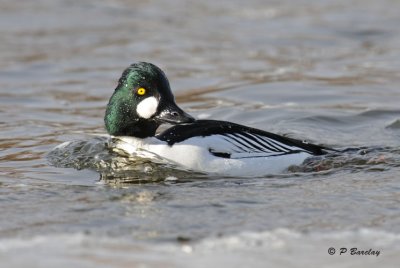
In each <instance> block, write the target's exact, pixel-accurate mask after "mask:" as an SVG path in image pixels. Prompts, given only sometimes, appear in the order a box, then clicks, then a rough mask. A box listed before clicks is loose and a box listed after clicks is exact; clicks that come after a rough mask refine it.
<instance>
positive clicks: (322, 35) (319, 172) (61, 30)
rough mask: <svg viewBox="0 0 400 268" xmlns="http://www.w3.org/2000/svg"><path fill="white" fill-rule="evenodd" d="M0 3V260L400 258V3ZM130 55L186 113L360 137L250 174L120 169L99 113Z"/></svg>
mask: <svg viewBox="0 0 400 268" xmlns="http://www.w3.org/2000/svg"><path fill="white" fill-rule="evenodd" d="M0 7H1V8H0V40H1V42H0V130H1V131H0V213H1V217H0V261H1V263H2V265H5V266H4V267H28V266H29V267H71V266H72V265H75V266H76V267H110V266H113V267H136V266H137V267H207V266H208V267H222V266H224V267H265V265H270V266H274V267H296V266H302V267H306V266H307V267H322V266H323V265H326V264H329V267H343V266H345V265H346V266H348V267H378V266H380V267H397V265H396V264H398V263H399V261H400V259H399V257H398V256H399V253H400V227H399V226H400V208H399V204H400V194H399V191H400V183H399V174H400V164H399V163H400V149H399V145H400V72H399V70H400V30H399V27H398V25H399V24H400V15H399V10H400V2H399V1H394V0H392V1H391V0H384V1H372V0H362V1H361V0H359V1H356V0H354V1H341V0H337V1H312V0H309V1H306V0H304V1H303V0H302V1H296V2H293V1H256V0H255V1H245V2H244V1H180V0H173V1H124V0H103V1H96V2H90V3H89V1H67V0H58V1H49V0H39V1H0ZM135 61H149V62H153V63H155V64H157V65H159V66H160V67H161V68H163V69H164V70H165V72H166V73H167V75H168V77H169V79H170V82H171V86H172V89H173V91H174V92H175V95H176V99H177V102H178V103H179V104H180V106H181V107H183V108H184V109H185V110H187V111H188V112H190V113H191V114H192V115H194V116H196V117H198V118H213V119H221V120H228V121H233V122H236V123H241V124H246V125H249V126H252V127H256V128H260V129H264V130H268V131H271V132H275V133H279V134H285V135H288V136H290V137H295V138H299V139H307V140H309V141H311V142H315V143H318V144H324V145H327V146H332V147H335V148H341V149H343V148H349V147H351V148H361V149H354V150H351V151H348V152H346V153H344V154H342V155H338V156H335V157H332V158H322V159H312V160H310V162H308V163H306V164H304V165H303V166H301V167H292V168H291V169H290V170H288V171H287V172H285V174H279V175H268V176H265V177H263V178H223V177H208V176H205V175H203V174H194V173H191V172H186V171H176V170H173V169H171V168H169V167H168V166H163V165H156V164H154V163H149V162H146V161H143V162H135V165H132V164H131V162H129V159H127V158H124V157H121V156H116V155H113V154H112V153H110V152H109V151H108V150H107V149H106V148H105V145H104V144H105V139H106V138H105V136H104V135H105V134H106V133H105V130H104V127H103V115H104V110H105V106H106V104H107V101H108V98H109V97H110V95H111V94H112V92H113V90H114V88H115V86H116V81H117V79H118V77H119V75H120V74H121V72H122V71H123V69H124V68H126V67H127V66H128V65H129V64H131V63H132V62H135ZM66 141H72V142H71V143H70V144H69V145H68V146H67V147H66V148H64V149H63V150H62V151H56V152H55V151H52V149H53V148H54V147H55V146H57V145H59V144H61V143H63V142H66ZM49 152H51V153H50V155H48V154H49ZM330 247H334V248H336V250H337V252H336V254H335V255H334V256H331V255H329V254H328V248H330ZM342 247H347V248H349V249H350V248H353V247H357V248H358V249H359V250H369V249H372V250H376V251H377V250H379V251H380V255H379V256H377V257H376V256H352V255H350V254H349V253H347V254H345V255H342V256H339V253H338V250H339V249H340V248H342ZM349 251H350V250H349ZM141 265H142V266H141Z"/></svg>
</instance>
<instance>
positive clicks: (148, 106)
mask: <svg viewBox="0 0 400 268" xmlns="http://www.w3.org/2000/svg"><path fill="white" fill-rule="evenodd" d="M157 107H158V100H157V99H156V98H154V97H148V98H145V99H144V100H142V101H141V102H140V103H139V104H138V106H137V107H136V112H137V114H138V115H139V116H140V117H142V118H146V119H148V118H150V117H152V116H153V115H154V114H155V113H156V111H157Z"/></svg>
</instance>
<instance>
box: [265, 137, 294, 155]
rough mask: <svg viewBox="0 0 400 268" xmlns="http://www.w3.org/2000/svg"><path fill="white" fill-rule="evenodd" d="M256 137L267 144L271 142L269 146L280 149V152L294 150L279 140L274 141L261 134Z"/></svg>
mask: <svg viewBox="0 0 400 268" xmlns="http://www.w3.org/2000/svg"><path fill="white" fill-rule="evenodd" d="M257 137H259V138H260V139H262V140H264V141H265V142H267V143H268V144H271V146H274V147H276V148H278V150H279V151H281V152H282V151H284V152H290V151H293V150H294V148H293V147H289V146H288V145H286V144H283V143H281V142H278V141H275V140H272V139H269V138H265V137H261V136H257ZM296 149H297V148H296Z"/></svg>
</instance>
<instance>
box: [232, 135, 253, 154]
mask: <svg viewBox="0 0 400 268" xmlns="http://www.w3.org/2000/svg"><path fill="white" fill-rule="evenodd" d="M227 136H228V137H229V138H230V139H232V140H234V141H236V142H237V143H239V144H241V145H242V146H244V147H245V148H246V149H247V150H246V149H244V150H243V151H244V152H254V151H257V150H255V149H254V148H252V147H251V145H250V144H248V143H247V142H245V141H244V140H243V139H241V138H240V137H237V136H236V135H235V134H228V135H227Z"/></svg>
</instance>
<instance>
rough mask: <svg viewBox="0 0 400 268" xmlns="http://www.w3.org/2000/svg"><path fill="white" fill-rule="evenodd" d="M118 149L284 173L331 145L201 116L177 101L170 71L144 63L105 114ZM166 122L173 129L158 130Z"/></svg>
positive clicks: (190, 164) (241, 171)
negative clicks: (173, 91)
mask: <svg viewBox="0 0 400 268" xmlns="http://www.w3.org/2000/svg"><path fill="white" fill-rule="evenodd" d="M104 121H105V126H106V129H107V131H108V133H109V134H110V135H111V136H113V139H114V141H115V140H117V142H116V143H114V145H115V149H117V150H123V151H124V152H126V153H128V154H134V155H137V156H140V157H145V158H154V159H156V158H157V159H160V158H161V159H163V160H166V161H168V162H169V163H173V164H176V165H178V166H180V167H183V168H185V169H189V170H193V171H200V172H205V173H214V174H221V175H227V176H262V175H265V174H273V173H281V172H283V171H285V170H286V169H287V168H288V167H289V166H290V165H299V164H301V163H303V161H304V160H305V159H306V158H307V157H310V156H314V155H323V154H326V153H327V150H330V149H328V148H325V147H322V146H318V145H314V144H310V143H307V142H303V141H299V140H296V139H292V138H288V137H283V136H280V135H277V134H273V133H270V132H266V131H263V130H259V129H255V128H250V127H246V126H243V125H239V124H235V123H231V122H226V121H217V120H195V119H194V118H193V117H192V116H190V115H189V114H187V113H185V112H184V111H183V110H182V109H180V108H179V107H178V106H177V105H176V103H175V100H174V96H173V94H172V92H171V89H170V86H169V82H168V79H167V77H166V76H165V74H164V72H163V71H162V70H161V69H160V68H158V67H157V66H155V65H153V64H151V63H146V62H139V63H134V64H132V65H131V66H129V67H128V68H127V69H126V70H125V71H124V72H123V73H122V76H121V78H120V79H119V81H118V85H117V88H116V89H115V91H114V94H113V95H112V96H111V98H110V101H109V103H108V105H107V110H106V114H105V117H104ZM163 123H170V124H173V125H174V126H172V127H171V128H168V129H167V130H165V131H163V132H162V133H159V134H156V130H157V128H158V127H159V126H160V125H161V124H163Z"/></svg>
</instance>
